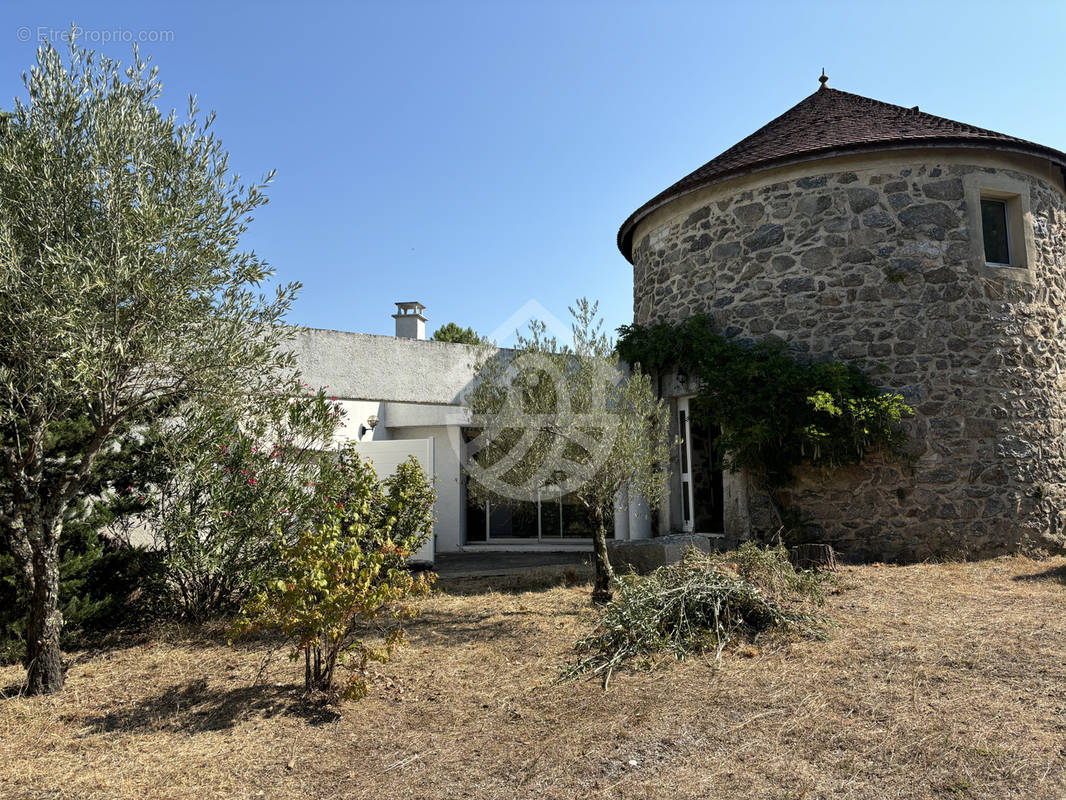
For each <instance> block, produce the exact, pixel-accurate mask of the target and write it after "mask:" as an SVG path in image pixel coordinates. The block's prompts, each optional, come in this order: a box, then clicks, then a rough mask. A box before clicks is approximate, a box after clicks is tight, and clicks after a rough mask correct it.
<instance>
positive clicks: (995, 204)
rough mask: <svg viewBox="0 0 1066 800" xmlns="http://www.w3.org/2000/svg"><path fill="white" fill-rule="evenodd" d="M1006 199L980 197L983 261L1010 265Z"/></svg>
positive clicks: (997, 264) (1005, 265) (1004, 265)
mask: <svg viewBox="0 0 1066 800" xmlns="http://www.w3.org/2000/svg"><path fill="white" fill-rule="evenodd" d="M1007 212H1008V210H1007V201H1006V200H998V199H995V198H990V197H982V198H981V228H982V230H983V232H984V238H985V263H987V264H994V265H996V266H1003V267H1009V266H1011V257H1010V225H1009V217H1008V216H1007Z"/></svg>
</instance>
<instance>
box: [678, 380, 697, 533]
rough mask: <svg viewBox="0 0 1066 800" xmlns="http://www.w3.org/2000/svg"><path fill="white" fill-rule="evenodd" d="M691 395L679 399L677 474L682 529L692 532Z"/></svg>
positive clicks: (693, 523) (693, 516)
mask: <svg viewBox="0 0 1066 800" xmlns="http://www.w3.org/2000/svg"><path fill="white" fill-rule="evenodd" d="M690 400H691V397H679V398H678V400H677V436H678V459H677V475H678V485H679V486H680V491H681V508H680V512H681V530H682V531H684V532H685V533H692V532H693V531H694V530H695V529H696V522H695V515H694V514H693V509H694V506H693V502H694V499H695V498H694V497H693V494H692V406H691V403H690Z"/></svg>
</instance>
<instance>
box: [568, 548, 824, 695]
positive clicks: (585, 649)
mask: <svg viewBox="0 0 1066 800" xmlns="http://www.w3.org/2000/svg"><path fill="white" fill-rule="evenodd" d="M825 580H827V578H825V577H823V576H821V575H819V574H817V573H814V572H808V571H803V570H801V571H797V570H795V569H794V568H793V567H792V565H791V564H790V563H789V560H788V553H787V551H786V550H785V549H784V548H768V549H765V550H764V549H761V548H759V547H757V546H756V545H754V544H750V543H747V544H744V545H742V546H741V547H740V548H739V549H738V550H736V551H733V552H730V553H721V554H719V553H715V554H712V555H708V554H706V553H702V552H700V551H699V550H695V549H693V550H689V552H688V553H686V554H685V557H684V558H683V559H682V560H681V561H680V562H678V563H676V564H670V565H668V566H665V567H660V568H659V569H657V570H655V571H654V572H652V573H650V574H648V575H632V574H631V575H623V576H620V577H619V578H618V584H617V586H616V591H615V594H614V599H613V600H611V602H610V603H608V604H607V606H606V607H605V608H604V610H603V616H602V617H601V619H600V621H599V623H598V624H597V626H596V629H595V630H594V631H593V632H592V633H591V634H590V635H588V636H586V637H585V638H583V639H581V640H580V641H579V642H578V643H577V650H578V651H579V652H581V653H584V654H585V655H583V656H582V658H581V659H580V660H579V661H578V662H577V663H576V664H574V665H573V666H571V667H570V668H569V669H567V670H566V671H565V672H564V673H563V676H562V679H563V680H572V679H574V678H577V677H578V676H580V675H584V674H591V675H600V676H602V678H603V685H604V688H606V687H607V684H608V683H609V681H610V679H611V675H612V673H613V672H614V671H615V670H616V669H617V668H618V667H619V666H621V665H622V664H623V663H625V662H627V661H630V660H633V661H635V662H636V664H637V666H641V667H648V666H650V665H651V664H652V663H653V662H654V661H655V660H656V659H657V658H659V657H662V656H673V657H674V658H675V659H678V660H680V659H683V658H685V657H686V656H688V655H689V654H693V653H698V654H704V653H713V655H714V658H715V659H716V660H717V659H719V658H720V657H721V655H722V651H723V650H725V648H726V647H727V646H728V645H729V644H730V643H731V642H734V641H736V640H737V639H738V638H740V637H751V636H754V635H755V634H757V633H759V632H761V631H765V630H769V629H779V630H787V631H793V632H796V633H799V634H801V635H804V636H810V637H815V638H824V636H825V633H826V620H825V618H824V616H823V615H821V614H820V613H819V612H818V611H817V607H819V606H821V605H822V604H823V603H824V594H823V583H824V581H825Z"/></svg>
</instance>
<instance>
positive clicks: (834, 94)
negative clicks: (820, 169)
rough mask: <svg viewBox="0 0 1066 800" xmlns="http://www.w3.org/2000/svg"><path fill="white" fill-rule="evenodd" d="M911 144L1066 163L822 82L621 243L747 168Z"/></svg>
mask: <svg viewBox="0 0 1066 800" xmlns="http://www.w3.org/2000/svg"><path fill="white" fill-rule="evenodd" d="M908 147H980V148H988V149H993V150H1010V151H1013V152H1020V153H1028V154H1031V155H1037V156H1041V157H1044V158H1048V159H1050V160H1051V161H1052V162H1054V163H1056V164H1058V165H1059V166H1060V167H1064V168H1066V153H1061V152H1059V151H1058V150H1054V149H1052V148H1050V147H1044V146H1043V145H1040V144H1035V143H1034V142H1028V141H1026V140H1025V139H1018V138H1016V137H1014V136H1007V135H1005V134H1002V133H996V132H995V131H990V130H987V129H985V128H978V127H976V126H974V125H967V124H965V123H963V122H955V121H954V120H950V119H945V118H944V117H937V116H934V115H933V114H926V113H925V112H924V111H919V110H918V107H917V106H915V107H914V108H905V107H903V106H895V105H892V104H891V103H883V102H881V101H880V100H873V99H871V98H869V97H862V96H861V95H857V94H851V93H850V92H842V91H840V90H838V89H830V88H829V87H828V86H825V85H824V83H823V86H822V87H821V88H819V89H818V91H816V92H814V94H812V95H810V96H809V97H806V98H804V99H803V100H801V101H800V102H799V103H797V104H796V105H794V106H793V107H792V108H790V109H789V110H788V111H786V112H785V113H784V114H782V115H781V116H779V117H778V118H777V119H775V120H773V121H772V122H770V123H768V124H766V125H764V126H763V127H761V128H759V130H757V131H755V133H753V134H751V136H748V137H747V138H746V139H742V140H741V141H739V142H737V144H735V145H733V146H732V147H730V148H729V149H728V150H726V151H725V152H724V153H722V154H721V155H720V156H718V157H716V158H713V159H711V160H710V161H708V162H707V163H706V164H704V165H703V166H702V167H700V168H699V169H697V170H696V171H695V172H692V173H690V174H689V175H686V176H685V177H684V178H682V179H681V180H679V181H678V182H677V183H675V184H674V185H673V186H671V187H669V188H668V189H666V190H665V191H663V192H660V193H659V194H657V195H656V196H655V197H653V198H652V199H651V200H649V201H648V202H647V203H645V204H644V205H642V206H641V207H640V208H638V209H637V210H636V211H634V212H633V213H632V214H631V215H630V216H629V219H627V220H626V221H625V222H624V223H623V224H622V227H621V228H620V229H619V231H618V248H619V249H620V250H621V251H622V255H624V256H625V257H626V258H627V259H628V258H630V256H631V253H632V235H633V228H634V227H635V226H636V224H637V223H638V222H639V221H640V220H641V219H643V218H644V217H645V216H647V215H648V214H649V213H651V212H652V211H654V210H655V209H656V208H659V207H660V206H662V205H665V204H666V203H667V202H669V201H670V200H673V199H674V198H675V197H678V196H680V195H683V194H686V193H688V192H691V191H694V190H696V189H702V188H703V187H705V186H708V185H710V184H712V183H717V182H718V181H721V180H725V179H726V178H732V177H735V176H737V175H742V174H745V173H749V172H756V171H759V170H763V169H769V168H771V167H777V166H783V165H785V164H791V163H795V162H799V161H807V160H812V159H816V158H824V157H827V156H832V155H838V154H842V153H852V152H856V151H872V150H883V149H897V148H908Z"/></svg>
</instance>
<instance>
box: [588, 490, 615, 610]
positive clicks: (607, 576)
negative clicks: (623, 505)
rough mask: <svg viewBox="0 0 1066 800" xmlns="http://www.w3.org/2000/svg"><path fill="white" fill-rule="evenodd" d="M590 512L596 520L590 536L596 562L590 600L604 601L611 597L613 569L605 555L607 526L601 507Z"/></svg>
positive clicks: (595, 601)
mask: <svg viewBox="0 0 1066 800" xmlns="http://www.w3.org/2000/svg"><path fill="white" fill-rule="evenodd" d="M592 513H593V518H594V519H595V520H596V531H595V533H594V534H593V536H592V549H593V552H594V560H595V562H596V582H595V583H594V584H593V587H592V601H593V602H594V603H606V602H608V601H609V600H610V599H611V583H612V582H613V581H614V570H613V569H612V568H611V559H610V557H609V556H608V555H607V526H606V523H605V521H604V519H603V509H602V508H597V509H594V510H593V512H592Z"/></svg>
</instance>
